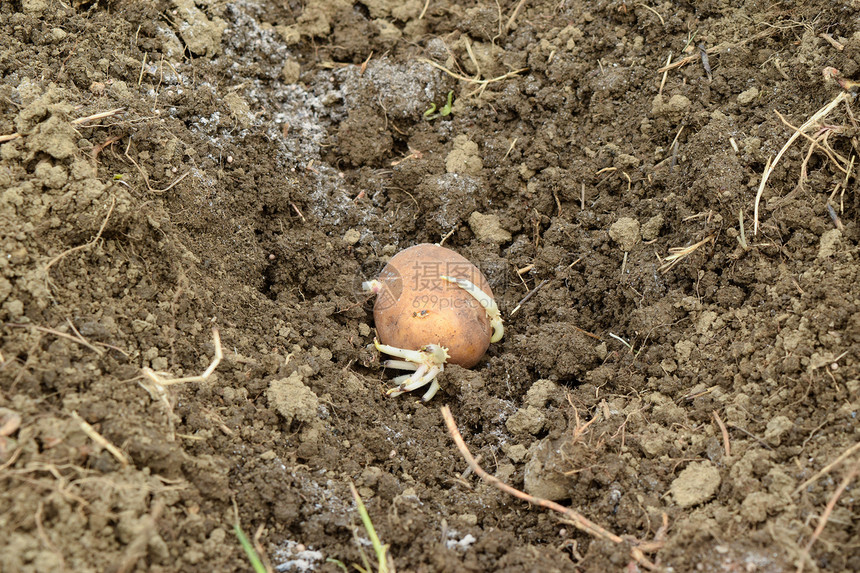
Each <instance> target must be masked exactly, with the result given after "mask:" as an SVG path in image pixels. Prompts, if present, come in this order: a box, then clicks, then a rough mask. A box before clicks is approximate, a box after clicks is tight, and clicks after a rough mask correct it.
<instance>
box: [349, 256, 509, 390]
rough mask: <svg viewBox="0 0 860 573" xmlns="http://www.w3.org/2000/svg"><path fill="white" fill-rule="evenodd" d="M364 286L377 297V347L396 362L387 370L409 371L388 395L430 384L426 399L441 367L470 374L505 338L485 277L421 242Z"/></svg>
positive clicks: (459, 259)
mask: <svg viewBox="0 0 860 573" xmlns="http://www.w3.org/2000/svg"><path fill="white" fill-rule="evenodd" d="M363 286H364V288H365V290H368V291H371V292H374V293H376V294H377V298H376V303H375V305H374V307H373V317H374V320H375V321H376V331H377V333H378V334H379V338H378V339H377V340H374V344H375V345H376V348H377V349H378V350H379V351H380V352H384V353H385V354H389V355H391V356H396V357H397V358H400V359H401V360H388V361H386V362H385V365H386V366H388V367H391V368H397V369H401V370H412V371H414V372H413V373H412V374H406V375H403V376H398V377H397V378H395V379H394V382H395V383H396V384H397V386H396V387H394V388H392V389H390V390H389V391H388V394H389V395H390V396H398V395H400V394H402V393H404V392H410V391H412V390H415V389H417V388H420V387H422V386H425V385H426V384H430V388H429V390H427V393H426V394H424V396H423V400H424V401H427V400H429V399H430V398H432V397H433V395H434V394H436V392H437V391H438V390H439V383H438V382H437V380H436V377H437V376H438V375H439V373H441V372H442V370H443V368H444V365H445V363H446V362H452V363H454V364H459V365H460V366H463V367H465V368H471V367H472V366H474V365H475V364H477V363H478V361H479V360H480V359H481V357H482V356H483V355H484V353H485V352H486V351H487V348H488V347H489V345H490V343H491V342H497V341H498V340H500V339H501V338H502V335H503V334H504V328H503V327H502V319H501V315H500V313H499V309H498V307H497V306H496V303H495V301H494V300H493V293H492V290H491V289H490V285H489V283H488V282H487V279H486V277H484V275H483V273H481V271H480V270H478V268H477V267H476V266H475V265H473V264H472V263H470V262H469V261H468V260H467V259H466V258H464V257H462V256H461V255H458V254H457V253H455V252H454V251H452V250H450V249H446V248H444V247H440V246H438V245H431V244H426V243H425V244H421V245H415V246H414V247H410V248H408V249H405V250H403V251H400V252H399V253H397V254H396V255H395V256H394V257H392V258H391V260H390V261H389V262H388V264H387V265H386V266H385V268H383V269H382V272H381V273H380V275H379V278H378V279H377V280H373V281H369V282H367V283H365V284H364V285H363ZM380 341H381V342H380Z"/></svg>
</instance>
